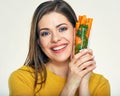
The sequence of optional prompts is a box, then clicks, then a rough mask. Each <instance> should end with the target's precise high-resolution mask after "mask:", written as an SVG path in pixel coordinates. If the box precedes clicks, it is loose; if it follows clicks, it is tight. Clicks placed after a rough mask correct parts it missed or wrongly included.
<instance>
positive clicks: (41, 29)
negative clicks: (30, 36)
mask: <svg viewBox="0 0 120 96" xmlns="http://www.w3.org/2000/svg"><path fill="white" fill-rule="evenodd" d="M61 25H67V24H66V23H61V24H59V25H57V26H56V28H58V27H59V26H61ZM41 30H49V28H41V29H40V30H39V32H40V31H41Z"/></svg>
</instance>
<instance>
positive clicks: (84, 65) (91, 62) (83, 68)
mask: <svg viewBox="0 0 120 96" xmlns="http://www.w3.org/2000/svg"><path fill="white" fill-rule="evenodd" d="M95 64H96V62H95V61H88V62H86V63H84V64H82V65H81V66H80V67H79V69H80V70H85V69H86V68H88V67H89V66H92V65H95Z"/></svg>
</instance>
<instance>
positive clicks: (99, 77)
mask: <svg viewBox="0 0 120 96" xmlns="http://www.w3.org/2000/svg"><path fill="white" fill-rule="evenodd" d="M91 80H92V81H93V80H94V81H95V82H103V81H104V82H108V79H107V78H106V77H104V76H103V75H101V74H98V73H94V72H93V73H92V75H91Z"/></svg>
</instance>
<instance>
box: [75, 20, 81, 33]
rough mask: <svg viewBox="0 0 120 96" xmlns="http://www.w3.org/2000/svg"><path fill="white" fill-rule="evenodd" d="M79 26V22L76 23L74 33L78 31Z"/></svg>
mask: <svg viewBox="0 0 120 96" xmlns="http://www.w3.org/2000/svg"><path fill="white" fill-rule="evenodd" d="M79 26H80V22H76V26H75V29H76V32H77V30H78V29H79Z"/></svg>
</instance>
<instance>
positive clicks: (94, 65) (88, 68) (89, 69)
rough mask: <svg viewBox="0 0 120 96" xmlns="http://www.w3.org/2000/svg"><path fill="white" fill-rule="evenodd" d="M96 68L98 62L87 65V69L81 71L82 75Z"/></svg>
mask: <svg viewBox="0 0 120 96" xmlns="http://www.w3.org/2000/svg"><path fill="white" fill-rule="evenodd" d="M95 68H96V64H92V65H90V66H89V67H87V68H86V69H84V70H82V71H81V72H79V75H80V77H84V76H85V75H86V74H88V73H89V72H92V71H93V70H94V69H95Z"/></svg>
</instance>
